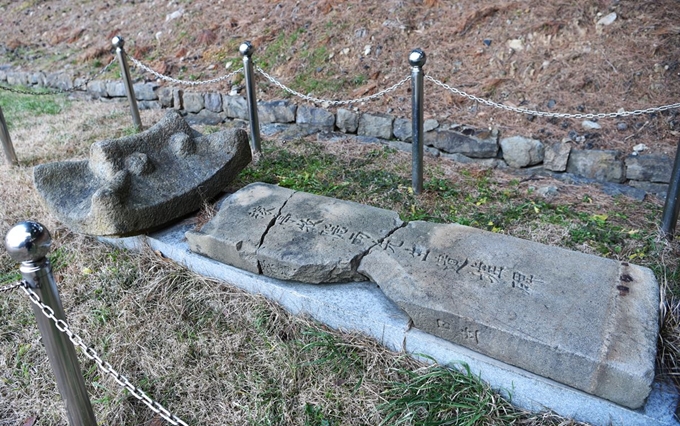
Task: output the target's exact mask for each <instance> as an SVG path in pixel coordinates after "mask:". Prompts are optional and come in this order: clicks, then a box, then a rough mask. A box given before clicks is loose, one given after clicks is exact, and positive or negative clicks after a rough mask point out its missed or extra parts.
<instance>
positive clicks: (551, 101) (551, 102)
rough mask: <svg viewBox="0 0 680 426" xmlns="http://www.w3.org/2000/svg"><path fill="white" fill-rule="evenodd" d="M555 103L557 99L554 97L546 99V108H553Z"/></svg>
mask: <svg viewBox="0 0 680 426" xmlns="http://www.w3.org/2000/svg"><path fill="white" fill-rule="evenodd" d="M556 104H557V101H556V100H555V99H550V100H549V101H548V108H550V109H553V108H555V105H556Z"/></svg>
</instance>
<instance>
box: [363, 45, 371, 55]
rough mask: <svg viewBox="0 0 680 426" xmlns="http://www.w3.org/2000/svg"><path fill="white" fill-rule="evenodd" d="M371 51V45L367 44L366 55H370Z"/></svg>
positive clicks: (365, 47)
mask: <svg viewBox="0 0 680 426" xmlns="http://www.w3.org/2000/svg"><path fill="white" fill-rule="evenodd" d="M370 53H371V45H370V44H367V45H366V46H364V56H368V55H370Z"/></svg>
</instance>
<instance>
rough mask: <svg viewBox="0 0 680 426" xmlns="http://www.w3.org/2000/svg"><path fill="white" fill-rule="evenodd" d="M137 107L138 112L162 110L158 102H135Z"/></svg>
mask: <svg viewBox="0 0 680 426" xmlns="http://www.w3.org/2000/svg"><path fill="white" fill-rule="evenodd" d="M137 106H138V107H139V109H140V110H144V109H163V107H162V106H161V103H160V102H158V101H137Z"/></svg>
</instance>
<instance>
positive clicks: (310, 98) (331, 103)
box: [255, 66, 411, 106]
mask: <svg viewBox="0 0 680 426" xmlns="http://www.w3.org/2000/svg"><path fill="white" fill-rule="evenodd" d="M255 69H257V72H259V73H260V74H262V75H263V76H264V78H266V79H267V80H269V81H270V82H271V83H272V84H274V85H275V86H277V87H279V88H280V89H283V90H284V91H286V92H288V93H290V94H291V95H294V96H297V97H298V98H301V99H304V100H306V101H309V102H313V103H317V104H324V105H328V106H338V105H348V104H356V103H360V102H367V101H372V100H373V99H377V98H379V97H381V96H384V95H386V94H388V93H390V92H393V91H395V90H397V89H398V88H399V87H401V86H402V85H404V83H406V82H407V81H409V80H411V75H408V76H407V77H405V78H404V79H402V80H401V81H399V82H398V83H397V84H395V85H393V86H390V87H388V88H387V89H384V90H381V91H380V92H378V93H375V94H373V95H370V96H364V97H363V98H357V99H349V100H342V101H334V100H330V99H319V98H315V97H313V96H308V95H303V94H302V93H300V92H297V91H295V90H293V89H291V88H290V87H288V86H286V85H284V84H283V83H281V82H280V81H278V80H277V79H276V78H274V77H272V76H271V75H269V74H267V73H266V72H265V71H264V70H263V69H262V68H260V67H259V66H256V67H255Z"/></svg>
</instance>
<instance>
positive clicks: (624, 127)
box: [616, 122, 628, 132]
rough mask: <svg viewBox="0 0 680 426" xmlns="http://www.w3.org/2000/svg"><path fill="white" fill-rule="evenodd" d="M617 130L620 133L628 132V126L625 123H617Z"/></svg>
mask: <svg viewBox="0 0 680 426" xmlns="http://www.w3.org/2000/svg"><path fill="white" fill-rule="evenodd" d="M616 130H618V131H619V132H623V131H624V130H628V125H627V124H626V123H624V122H621V123H616Z"/></svg>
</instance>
